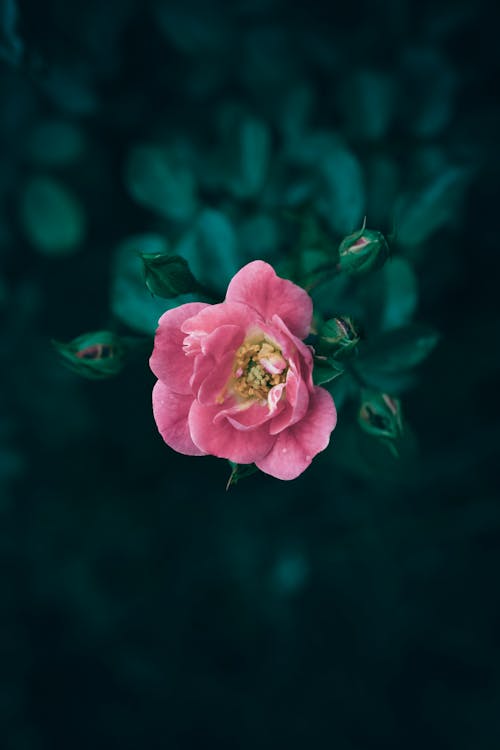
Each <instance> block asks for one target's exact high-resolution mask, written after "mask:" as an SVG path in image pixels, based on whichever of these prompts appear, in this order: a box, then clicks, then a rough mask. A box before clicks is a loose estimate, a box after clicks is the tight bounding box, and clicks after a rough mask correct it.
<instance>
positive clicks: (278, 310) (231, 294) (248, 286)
mask: <svg viewBox="0 0 500 750" xmlns="http://www.w3.org/2000/svg"><path fill="white" fill-rule="evenodd" d="M226 301H227V302H228V303H234V302H240V303H242V304H244V305H247V306H248V307H250V308H252V309H253V310H255V311H256V312H257V313H258V314H259V315H260V316H261V317H262V318H263V319H264V320H266V321H270V320H271V319H272V317H273V315H279V316H280V318H282V319H283V321H284V322H285V324H286V325H287V326H288V327H289V329H290V330H291V332H292V333H293V334H295V335H296V336H298V337H299V338H301V339H303V338H305V337H306V336H307V334H308V333H309V329H310V327H311V319H312V311H313V307H312V300H311V298H310V296H309V295H308V294H307V292H306V291H305V290H304V289H301V287H299V286H297V285H296V284H294V283H293V282H291V281H288V280H287V279H282V278H280V277H279V276H276V273H275V271H274V269H273V268H272V266H270V265H269V264H268V263H264V261H262V260H254V261H253V262H252V263H248V264H247V265H246V266H243V268H242V269H241V270H240V271H238V273H237V274H236V275H235V276H233V278H232V279H231V281H230V283H229V286H228V288H227V293H226Z"/></svg>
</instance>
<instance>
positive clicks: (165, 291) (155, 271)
mask: <svg viewBox="0 0 500 750" xmlns="http://www.w3.org/2000/svg"><path fill="white" fill-rule="evenodd" d="M141 258H142V262H143V264H144V279H145V282H146V286H147V288H148V289H149V291H150V292H151V294H154V295H156V296H157V297H164V298H165V299H172V297H178V296H179V294H188V293H189V292H195V291H197V290H198V289H199V284H198V282H197V281H196V279H195V278H194V276H193V274H192V273H191V270H190V268H189V265H188V263H187V261H186V260H185V259H184V258H181V256H180V255H167V254H165V253H142V254H141Z"/></svg>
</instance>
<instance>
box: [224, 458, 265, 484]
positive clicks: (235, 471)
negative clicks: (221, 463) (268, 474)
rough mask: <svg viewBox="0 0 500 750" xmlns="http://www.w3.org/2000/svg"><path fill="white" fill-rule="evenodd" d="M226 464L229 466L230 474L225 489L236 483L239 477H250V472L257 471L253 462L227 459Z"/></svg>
mask: <svg viewBox="0 0 500 750" xmlns="http://www.w3.org/2000/svg"><path fill="white" fill-rule="evenodd" d="M228 464H229V466H230V467H231V474H230V475H229V479H228V480H227V484H226V490H228V489H229V488H230V487H231V486H232V485H233V484H238V482H239V481H240V479H245V478H246V477H250V476H252V474H255V473H256V472H257V471H259V470H258V468H257V467H256V466H255V464H236V463H234V461H228Z"/></svg>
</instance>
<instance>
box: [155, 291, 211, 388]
mask: <svg viewBox="0 0 500 750" xmlns="http://www.w3.org/2000/svg"><path fill="white" fill-rule="evenodd" d="M205 307H210V305H206V304H205V303H203V302H188V303H187V304H186V305H180V306H179V307H174V308H173V309H172V310H167V312H166V313H164V314H163V315H162V316H161V318H160V320H159V321H158V328H157V329H156V334H155V342H154V349H153V353H152V355H151V357H150V360H149V366H150V367H151V369H152V371H153V372H154V374H155V375H156V377H157V378H159V379H160V380H162V381H163V382H164V383H168V386H169V388H170V389H171V390H173V391H175V392H176V393H185V394H187V393H190V392H191V389H190V386H189V379H190V377H191V374H192V371H193V360H192V359H191V358H190V357H186V355H185V352H184V351H183V348H182V342H183V340H184V338H185V334H184V333H183V332H182V331H181V325H182V324H183V323H184V321H185V320H187V319H188V318H192V317H193V315H195V314H196V313H198V312H200V311H201V310H203V308H205Z"/></svg>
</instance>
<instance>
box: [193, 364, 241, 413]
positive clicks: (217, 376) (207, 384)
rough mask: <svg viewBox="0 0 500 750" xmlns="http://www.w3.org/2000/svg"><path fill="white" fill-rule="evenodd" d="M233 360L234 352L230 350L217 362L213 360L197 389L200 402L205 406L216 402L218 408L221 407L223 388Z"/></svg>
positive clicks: (223, 396)
mask: <svg viewBox="0 0 500 750" xmlns="http://www.w3.org/2000/svg"><path fill="white" fill-rule="evenodd" d="M213 361H214V360H213ZM233 362H234V352H232V351H229V352H228V353H227V354H226V355H225V356H223V357H222V358H221V359H220V360H219V362H215V361H214V364H213V365H212V366H211V367H210V369H209V371H208V372H207V374H206V377H205V378H204V380H203V382H201V383H200V386H199V389H198V391H197V399H198V401H199V402H200V404H204V405H206V406H210V405H212V404H213V405H215V404H218V408H219V409H220V408H221V407H220V404H222V403H223V402H224V398H225V388H226V385H227V384H228V381H229V379H230V377H231V373H232V370H233Z"/></svg>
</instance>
